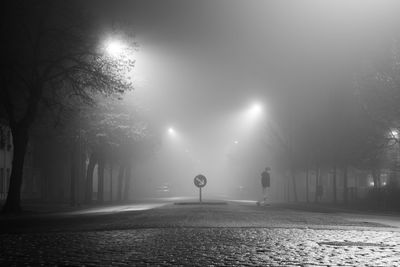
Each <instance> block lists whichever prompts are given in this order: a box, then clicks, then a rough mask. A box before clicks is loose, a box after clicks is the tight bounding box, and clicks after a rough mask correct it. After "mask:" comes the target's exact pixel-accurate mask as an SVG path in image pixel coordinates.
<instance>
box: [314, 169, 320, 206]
mask: <svg viewBox="0 0 400 267" xmlns="http://www.w3.org/2000/svg"><path fill="white" fill-rule="evenodd" d="M319 176H320V169H319V166H318V165H317V167H316V169H315V199H314V202H315V203H317V202H318V197H319V190H320V189H319Z"/></svg>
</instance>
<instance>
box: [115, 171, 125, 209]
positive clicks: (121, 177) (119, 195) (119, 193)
mask: <svg viewBox="0 0 400 267" xmlns="http://www.w3.org/2000/svg"><path fill="white" fill-rule="evenodd" d="M124 174H125V166H124V164H121V166H120V167H119V173H118V190H117V199H118V201H119V202H121V201H122V186H123V182H124Z"/></svg>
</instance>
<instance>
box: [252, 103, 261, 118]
mask: <svg viewBox="0 0 400 267" xmlns="http://www.w3.org/2000/svg"><path fill="white" fill-rule="evenodd" d="M261 112H262V107H261V105H260V104H257V103H256V104H253V105H252V106H251V108H250V110H249V115H250V116H251V117H257V116H259V115H260V114H261Z"/></svg>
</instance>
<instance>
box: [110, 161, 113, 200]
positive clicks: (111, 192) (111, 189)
mask: <svg viewBox="0 0 400 267" xmlns="http://www.w3.org/2000/svg"><path fill="white" fill-rule="evenodd" d="M112 201H113V163H112V161H111V160H110V202H112Z"/></svg>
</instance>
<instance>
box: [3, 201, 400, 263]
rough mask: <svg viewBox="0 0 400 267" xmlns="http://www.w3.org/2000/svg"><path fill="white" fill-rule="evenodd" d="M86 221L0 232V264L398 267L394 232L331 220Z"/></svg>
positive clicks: (187, 216) (207, 214)
mask: <svg viewBox="0 0 400 267" xmlns="http://www.w3.org/2000/svg"><path fill="white" fill-rule="evenodd" d="M79 218H81V217H79ZM91 218H92V217H91ZM200 218H202V219H201V220H200ZM94 219H96V220H97V222H95V221H93V222H91V223H89V224H88V223H86V224H84V225H85V227H83V228H82V227H81V226H82V224H81V221H80V219H77V218H75V220H69V219H67V218H62V220H63V221H64V223H65V221H66V222H67V223H68V222H69V223H70V224H71V225H72V226H71V227H66V225H65V224H63V225H62V226H60V225H59V224H58V223H57V221H52V223H49V224H47V227H49V226H51V225H53V224H54V226H55V227H54V228H53V229H52V228H51V227H50V230H54V231H52V232H45V231H43V229H42V228H35V227H33V228H31V231H26V230H24V231H18V227H16V228H14V231H13V232H14V233H5V232H3V233H2V234H0V239H1V242H0V265H1V266H13V265H24V264H25V265H40V264H42V265H86V266H102V265H103V266H109V265H115V266H132V265H151V266H152V265H165V266H168V265H185V266H188V265H195V266H209V265H216V266H232V265H241V266H400V231H398V229H397V228H390V227H384V226H382V225H379V224H368V225H366V224H365V223H363V224H360V223H357V222H349V221H346V220H345V219H341V217H340V216H338V215H334V214H331V215H330V214H322V213H311V212H298V211H292V210H283V209H279V208H256V207H251V208H249V207H243V206H239V205H224V206H215V207H200V206H185V207H179V206H166V207H163V208H159V209H155V210H152V211H147V212H136V213H128V214H125V215H124V216H123V217H122V216H121V215H120V216H119V217H118V216H117V215H112V216H110V217H95V218H94ZM118 219H119V220H122V225H121V224H120V223H121V222H120V221H118ZM154 220H156V221H154ZM86 222H87V221H86ZM105 222H106V223H105ZM263 223H264V224H263ZM21 225H23V224H21ZM88 225H91V226H94V225H99V226H98V228H96V229H89V227H88ZM113 229H114V230H113Z"/></svg>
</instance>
